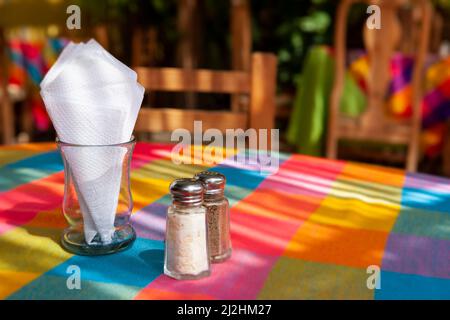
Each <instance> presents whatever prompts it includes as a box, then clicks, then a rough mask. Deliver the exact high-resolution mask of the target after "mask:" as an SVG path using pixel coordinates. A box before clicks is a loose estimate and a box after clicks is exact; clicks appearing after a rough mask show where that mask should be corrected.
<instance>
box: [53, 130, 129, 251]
mask: <svg viewBox="0 0 450 320" xmlns="http://www.w3.org/2000/svg"><path fill="white" fill-rule="evenodd" d="M57 145H58V149H59V150H60V152H61V156H62V159H63V162H64V199H63V205H62V211H63V214H64V217H65V218H66V220H67V222H68V224H69V227H68V228H67V229H65V230H64V232H63V234H62V237H61V244H62V246H63V247H64V248H65V249H66V250H68V251H70V252H72V253H75V254H79V255H101V254H110V253H114V252H118V251H121V250H124V249H126V248H127V247H129V246H130V245H131V244H132V243H133V241H134V240H135V239H136V233H135V231H134V229H133V227H132V226H131V223H130V216H131V211H132V209H133V199H132V196H131V190H130V162H131V156H132V153H133V149H134V146H135V140H134V138H133V139H132V140H131V141H129V142H125V143H120V144H114V145H77V144H70V143H65V142H62V141H60V140H57Z"/></svg>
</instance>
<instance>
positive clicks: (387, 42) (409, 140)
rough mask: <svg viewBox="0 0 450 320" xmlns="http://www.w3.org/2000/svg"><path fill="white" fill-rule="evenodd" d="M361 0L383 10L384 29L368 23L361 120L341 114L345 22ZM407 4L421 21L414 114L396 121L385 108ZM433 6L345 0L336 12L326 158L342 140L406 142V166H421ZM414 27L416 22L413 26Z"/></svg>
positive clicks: (419, 0)
mask: <svg viewBox="0 0 450 320" xmlns="http://www.w3.org/2000/svg"><path fill="white" fill-rule="evenodd" d="M357 2H364V3H367V4H368V5H370V4H376V5H378V6H379V7H380V9H381V28H380V29H369V28H367V27H366V25H364V31H363V38H364V43H365V47H366V50H367V54H368V57H369V61H370V71H369V79H368V105H367V108H366V111H365V112H364V114H362V115H361V116H360V117H359V118H356V119H355V118H349V117H345V116H344V115H342V114H339V105H340V99H341V95H342V88H343V83H344V75H345V57H346V21H347V16H348V13H349V10H350V7H351V6H352V5H353V4H354V3H357ZM405 4H411V5H412V6H414V7H417V8H418V9H419V10H420V14H421V20H420V25H421V26H420V28H419V29H417V30H418V32H419V35H418V37H416V38H417V39H418V41H417V44H416V46H415V63H414V69H413V79H412V109H413V115H412V118H411V120H408V121H394V120H393V119H392V118H390V117H389V116H388V115H387V114H386V112H385V110H383V105H384V98H385V94H386V92H387V89H388V86H389V80H390V76H389V74H390V66H389V63H390V57H391V56H392V53H393V52H394V50H396V48H397V47H398V44H399V41H401V40H400V39H401V38H402V37H401V33H402V30H401V27H400V23H399V21H398V17H397V13H398V10H399V9H400V8H402V6H404V5H405ZM431 16H432V8H431V5H430V3H429V1H428V0H416V1H407V0H378V1H375V0H373V1H358V0H342V1H341V2H340V4H339V7H338V10H337V16H336V27H335V35H334V45H335V54H336V64H335V77H334V85H333V90H332V93H331V98H330V113H329V119H328V137H327V156H328V157H329V158H333V159H334V158H336V157H337V153H338V141H339V140H340V139H346V140H359V141H370V142H380V143H387V144H402V145H406V146H407V147H408V151H407V156H406V168H407V170H409V171H416V170H417V162H418V157H419V134H420V128H421V100H422V92H421V86H422V72H423V67H424V59H425V55H426V53H427V50H428V41H429V33H430V24H431ZM409 27H411V26H409Z"/></svg>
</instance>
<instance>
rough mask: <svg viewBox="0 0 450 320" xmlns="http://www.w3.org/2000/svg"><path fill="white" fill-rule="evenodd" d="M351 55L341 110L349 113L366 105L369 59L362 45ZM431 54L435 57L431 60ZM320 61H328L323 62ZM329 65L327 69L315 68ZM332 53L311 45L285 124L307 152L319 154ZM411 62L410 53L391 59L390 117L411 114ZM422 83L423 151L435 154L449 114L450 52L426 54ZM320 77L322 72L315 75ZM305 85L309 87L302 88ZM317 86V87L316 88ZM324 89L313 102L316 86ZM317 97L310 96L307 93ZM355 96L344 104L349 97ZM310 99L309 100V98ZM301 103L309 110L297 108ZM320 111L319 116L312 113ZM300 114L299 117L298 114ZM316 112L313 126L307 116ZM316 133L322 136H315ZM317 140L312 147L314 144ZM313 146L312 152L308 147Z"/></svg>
mask: <svg viewBox="0 0 450 320" xmlns="http://www.w3.org/2000/svg"><path fill="white" fill-rule="evenodd" d="M352 56H353V59H352V61H351V62H350V64H349V66H348V72H347V74H346V78H345V85H344V90H343V95H342V100H341V111H342V112H343V113H345V114H348V115H350V116H357V115H359V114H360V113H362V112H363V111H364V108H365V105H366V100H365V99H364V98H361V95H363V96H365V95H366V94H367V81H368V75H369V69H370V65H369V59H368V57H367V55H366V53H365V52H364V51H362V50H359V51H357V52H356V53H355V52H352ZM433 60H434V62H433ZM324 61H327V62H326V63H324ZM324 65H328V66H329V67H328V68H327V71H326V72H324V73H322V72H317V70H321V69H323V68H324ZM332 66H334V58H333V55H332V51H331V50H330V49H329V48H327V47H324V46H320V47H315V48H313V49H312V50H311V53H310V54H309V56H308V58H307V60H306V62H305V68H304V72H303V81H302V82H301V84H300V87H299V90H298V93H297V99H296V101H295V105H294V113H293V117H292V118H291V121H290V125H289V129H288V140H289V141H290V142H291V143H292V144H295V145H297V146H298V151H299V152H302V153H306V154H310V155H321V154H322V150H323V147H322V146H323V139H324V134H325V119H326V114H327V110H328V96H329V92H331V85H330V79H331V82H332V79H333V67H332ZM413 67H414V60H413V58H412V57H408V56H405V55H403V54H400V53H397V54H395V55H394V56H393V57H392V59H391V83H390V86H389V90H388V93H387V97H386V105H385V109H386V110H387V111H388V112H389V113H390V114H391V115H392V116H393V117H394V118H399V119H405V118H409V117H411V114H412V106H411V101H412V97H411V82H412V73H413ZM425 71H426V72H425V81H424V82H425V88H424V95H423V99H422V117H423V132H422V140H423V142H424V152H425V154H426V155H428V156H436V155H438V154H439V153H440V152H441V150H442V145H443V139H444V133H445V122H446V121H447V119H450V57H448V58H445V59H442V60H437V59H436V58H434V59H433V58H432V57H430V59H429V61H428V63H427V66H426V70H425ZM319 77H320V78H319ZM302 86H306V87H307V90H305V89H304V88H302ZM318 88H321V89H318ZM318 90H319V92H320V91H322V97H323V99H324V101H321V102H320V103H319V104H317V103H314V102H317V92H318ZM313 96H314V97H315V98H314V99H311V97H313ZM352 97H353V98H354V99H353V101H357V103H353V104H351V105H350V107H349V106H348V101H352ZM312 102H313V103H312ZM299 109H303V110H308V112H305V111H303V112H299V111H298V110H299ZM318 113H320V114H322V115H323V116H322V117H321V118H320V120H321V121H317V119H315V116H314V114H318ZM299 114H301V115H302V117H299ZM313 117H314V119H315V120H316V121H315V123H316V124H315V127H314V128H313V130H312V132H314V136H312V133H311V132H306V130H302V128H308V125H307V124H306V122H307V121H311V120H312V118H313ZM318 137H320V139H318ZM313 144H316V147H312V145H313ZM311 151H313V152H311Z"/></svg>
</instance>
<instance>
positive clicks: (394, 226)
mask: <svg viewBox="0 0 450 320" xmlns="http://www.w3.org/2000/svg"><path fill="white" fill-rule="evenodd" d="M170 150H171V146H170V145H162V144H144V143H139V144H137V146H136V149H135V152H134V157H133V161H132V171H131V180H132V182H131V183H132V193H133V198H134V204H135V206H134V210H133V215H132V221H133V225H134V227H135V229H136V231H137V235H138V238H137V240H136V242H135V243H134V245H133V247H132V248H130V249H128V250H126V251H123V252H120V253H117V254H113V255H107V256H99V257H86V256H75V255H72V254H69V253H67V252H66V251H64V250H63V249H62V248H61V246H60V245H59V237H60V234H61V231H62V229H63V228H65V226H66V222H65V220H64V218H63V215H62V213H61V201H62V197H63V180H64V176H63V172H62V170H63V164H62V162H61V158H60V156H59V154H58V152H57V151H56V150H55V145H54V144H29V145H18V146H9V147H0V297H1V298H4V299H38V298H39V299H66V298H67V299H69V298H79V299H196V298H198V299H255V298H259V299H290V298H292V299H314V298H319V299H392V298H402V299H403V298H430V299H438V298H447V299H449V298H450V181H449V180H445V179H441V178H437V177H432V176H427V175H421V174H409V173H405V172H403V171H400V170H394V169H387V168H382V167H374V166H368V165H361V164H355V163H350V162H341V161H328V160H323V159H320V158H313V157H308V156H301V155H296V154H281V155H280V156H281V159H280V168H279V170H278V171H277V172H272V173H270V174H269V173H266V172H260V171H259V170H255V168H252V167H249V166H245V165H236V164H235V163H234V162H232V161H230V160H229V159H228V160H225V161H223V162H222V163H220V164H218V165H216V166H213V167H208V166H201V165H176V164H174V163H173V162H172V161H171V160H170ZM204 169H213V170H215V171H219V172H221V173H223V174H225V175H226V177H227V179H228V185H227V190H226V195H227V196H228V198H229V199H230V202H231V232H232V241H233V256H232V258H231V259H230V260H229V261H227V262H225V263H222V264H215V265H213V272H212V276H211V277H209V278H206V279H202V280H197V281H176V280H172V279H170V278H168V277H166V276H164V275H163V274H162V270H163V256H164V253H163V249H164V242H163V239H164V228H165V212H166V209H167V206H168V204H169V201H170V199H169V197H168V196H167V191H168V185H169V183H170V182H171V181H172V180H173V179H175V178H178V177H186V176H192V175H193V174H194V173H196V172H198V171H200V170H204ZM73 265H75V266H78V267H79V268H80V270H81V289H80V290H77V289H73V290H70V289H68V287H67V280H68V278H69V277H70V275H71V272H72V271H71V268H69V267H70V266H73ZM370 266H372V267H370ZM377 267H380V268H381V273H380V276H379V280H380V281H379V283H378V285H379V288H378V289H377V288H374V287H373V285H374V284H375V285H376V284H377V283H376V281H375V282H374V281H373V280H374V277H373V275H376V272H377ZM368 268H369V269H368ZM374 272H375V273H374ZM368 283H369V285H368Z"/></svg>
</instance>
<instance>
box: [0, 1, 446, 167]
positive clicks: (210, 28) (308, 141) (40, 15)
mask: <svg viewBox="0 0 450 320" xmlns="http://www.w3.org/2000/svg"><path fill="white" fill-rule="evenodd" d="M371 3H374V4H378V5H379V6H380V7H381V10H382V11H381V16H382V18H381V19H382V22H383V23H386V24H385V25H386V26H389V27H386V28H384V29H383V28H382V29H381V30H380V31H379V32H378V33H373V36H371V34H370V33H368V34H365V33H364V31H363V30H364V28H365V27H364V26H365V24H366V19H367V18H368V17H369V16H370V13H369V14H368V13H367V7H368V5H369V4H371ZM393 3H395V5H394V4H393ZM71 4H76V5H78V6H79V7H80V9H81V29H80V30H68V29H67V27H66V19H67V18H68V16H69V14H67V13H66V8H67V7H68V6H69V5H71ZM347 4H348V11H347V10H346V5H347ZM350 4H351V5H350ZM425 6H429V8H431V14H432V15H431V18H430V19H429V20H427V19H425V18H426V16H427V13H426V10H424V8H425ZM339 10H341V11H339ZM338 12H341V13H342V14H341V15H340V16H339V14H338ZM383 12H386V15H384V14H383ZM391 13H392V15H391ZM449 15H450V0H435V1H425V0H424V1H420V0H417V1H413V0H411V1H406V0H405V1H395V0H394V1H382V0H380V1H365V2H361V3H354V4H353V3H352V1H337V0H301V1H300V0H297V1H294V0H283V1H278V0H253V1H252V0H129V1H127V0H98V1H88V0H78V1H75V0H72V1H65V0H33V1H32V0H0V55H1V56H0V58H1V64H0V84H1V90H0V99H1V100H0V103H1V105H0V108H1V112H0V117H1V120H2V122H1V124H0V125H1V130H0V136H1V139H2V140H0V141H2V143H4V144H12V143H24V142H39V141H52V140H54V139H55V132H54V130H53V128H52V125H51V122H50V120H49V118H48V116H47V114H46V111H45V107H44V105H43V102H42V101H41V99H40V96H39V83H40V81H41V80H42V78H43V76H44V75H45V73H46V72H47V70H48V69H49V68H50V67H51V65H52V63H53V62H54V61H55V60H56V58H57V57H58V54H59V53H60V52H61V50H62V49H63V48H64V46H65V45H66V44H67V43H68V42H69V41H85V40H87V39H89V38H92V37H93V38H95V39H97V41H99V42H100V43H101V44H102V45H103V46H104V47H105V48H106V49H107V50H109V51H110V52H111V53H112V54H113V55H115V56H116V57H118V58H119V59H120V60H121V61H123V62H124V63H126V64H127V65H129V66H132V67H137V66H141V67H152V68H156V67H177V68H182V69H186V70H190V69H213V70H238V71H243V72H251V68H252V58H251V56H252V53H253V52H270V53H273V54H274V55H275V56H276V59H277V71H276V83H275V84H274V85H275V86H276V87H275V88H276V94H275V98H274V101H275V103H274V104H275V106H274V112H273V123H274V125H273V126H274V127H275V128H279V129H280V139H281V141H280V148H281V150H283V151H289V152H299V153H304V154H309V155H313V156H323V157H325V156H328V157H332V158H336V157H337V158H339V159H349V160H355V161H364V162H368V163H376V164H382V165H387V166H393V167H398V168H405V167H408V168H409V169H411V168H412V169H413V170H415V168H416V167H417V170H418V171H421V172H427V173H432V174H437V175H447V176H450V141H449V140H450V129H449V128H450V57H449V54H450V23H449V21H450V20H449ZM383 19H386V20H383ZM339 24H341V25H343V26H345V28H344V29H343V30H341V32H339V31H338V30H339V27H338V25H339ZM392 30H393V31H392ZM380 43H381V48H380V46H379V44H380ZM421 48H424V49H423V50H422V49H421ZM422 51H423V52H422ZM421 53H423V54H422V55H421ZM339 66H344V67H345V70H344V71H343V70H341V69H339ZM385 67H386V68H385ZM339 70H340V71H339ZM376 70H381V72H376ZM386 70H387V71H386ZM417 70H418V71H417ZM385 71H386V72H385ZM416 74H417V75H416ZM415 75H416V76H415ZM377 90H382V91H383V93H382V94H381V98H380V93H379V92H378V91H377ZM333 91H336V92H338V93H339V95H337V96H338V98H336V99H335V104H337V105H339V106H338V107H336V106H335V108H339V110H340V112H339V113H340V114H342V115H343V118H345V119H344V120H343V122H342V123H343V125H342V126H341V125H340V124H339V125H338V124H337V123H338V118H339V119H340V117H341V115H340V116H339V117H337V115H336V117H337V118H336V119H335V120H336V121H332V123H331V124H330V121H329V119H330V110H332V109H330V108H332V105H333V99H332V92H333ZM373 92H375V93H373ZM377 92H378V93H377ZM418 92H419V93H420V94H418ZM246 99H247V100H248V98H246V97H245V96H242V95H237V94H225V93H219V94H212V93H195V92H177V91H176V92H159V91H158V90H154V91H150V92H149V93H148V94H147V95H146V98H145V103H144V105H145V106H147V105H149V106H152V107H153V108H158V107H160V106H164V107H172V106H176V107H177V108H181V109H186V110H192V109H199V110H232V111H233V110H245V108H246V104H248V101H247V100H246ZM377 99H378V100H377ZM336 101H337V102H336ZM380 101H381V102H380ZM375 104H378V105H379V106H378V107H377V108H375V109H379V110H381V112H382V113H383V117H384V116H385V115H387V116H388V118H389V119H391V120H392V121H397V122H398V125H397V124H395V123H394V122H392V123H394V124H392V123H391V122H390V121H391V120H386V123H389V125H390V126H389V130H384V129H383V128H384V127H382V128H381V129H380V128H378V129H376V130H375V129H373V127H374V125H375V124H377V123H379V122H380V120H379V117H381V115H380V114H379V113H377V112H367V110H368V109H369V108H368V106H370V109H371V110H373V109H374V108H373V105H375ZM415 106H416V107H417V106H418V108H420V110H421V116H420V119H418V120H417V118H416V113H415V112H414V110H415V109H414V108H415ZM379 112H380V111H379ZM364 114H367V116H363V115H364ZM369 116H370V117H371V118H369ZM271 117H272V116H271ZM359 118H361V119H362V120H357V119H359ZM349 119H350V120H349ZM367 119H369V120H367ZM414 119H416V121H419V122H417V123H418V127H417V128H415V129H414V125H412V129H410V128H409V127H408V131H402V130H403V127H404V125H405V123H407V122H408V121H409V122H412V123H414ZM271 121H272V120H271ZM339 121H341V120H339ZM346 121H347V122H346ZM348 121H350V122H348ZM383 121H384V120H383ZM388 121H389V122H388ZM339 123H340V122H339ZM383 123H384V122H383ZM419 123H420V124H419ZM342 128H344V129H342ZM366 129H368V130H366ZM369 129H370V130H369ZM372 129H373V130H375V131H373V130H372ZM352 130H353V131H352ZM371 130H372V131H371ZM415 130H416V131H417V132H416V131H415ZM366 131H367V132H369V133H367V134H362V132H366ZM373 132H374V133H373ZM405 132H406V133H405ZM359 133H361V134H359ZM372 133H373V134H372ZM372 136H373V137H376V138H377V139H371V138H372ZM330 137H331V138H330ZM353 137H355V138H359V139H352V138H353ZM341 138H342V139H341ZM364 138H366V139H364ZM378 138H379V139H378ZM140 139H148V140H158V139H162V138H161V137H159V136H157V135H152V134H149V135H142V136H141V137H140ZM353 140H355V141H353ZM366 140H369V141H366ZM411 141H412V143H413V144H414V143H416V144H417V145H418V150H415V151H414V152H412V153H411V152H410V151H409V150H410V149H411V148H412V147H411ZM330 144H336V148H334V149H336V150H333V148H332V149H331V150H330ZM408 163H409V164H408ZM411 163H413V164H412V165H411Z"/></svg>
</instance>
